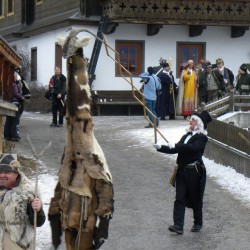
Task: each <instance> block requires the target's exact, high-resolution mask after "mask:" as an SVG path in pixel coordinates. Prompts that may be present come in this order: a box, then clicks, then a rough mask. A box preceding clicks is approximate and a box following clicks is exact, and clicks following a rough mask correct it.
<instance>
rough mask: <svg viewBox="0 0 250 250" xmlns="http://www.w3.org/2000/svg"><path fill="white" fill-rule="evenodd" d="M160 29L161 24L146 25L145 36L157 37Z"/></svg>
mask: <svg viewBox="0 0 250 250" xmlns="http://www.w3.org/2000/svg"><path fill="white" fill-rule="evenodd" d="M161 28H162V24H148V25H147V36H154V35H157V34H158V33H159V30H160V29H161Z"/></svg>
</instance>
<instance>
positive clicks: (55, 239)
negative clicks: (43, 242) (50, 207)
mask: <svg viewBox="0 0 250 250" xmlns="http://www.w3.org/2000/svg"><path fill="white" fill-rule="evenodd" d="M48 217H49V221H50V227H51V232H52V243H53V246H54V247H55V249H57V248H58V246H59V245H60V244H61V236H62V226H61V214H54V215H50V214H49V216H48Z"/></svg>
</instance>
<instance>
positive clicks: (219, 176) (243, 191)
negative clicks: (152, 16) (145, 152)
mask: <svg viewBox="0 0 250 250" xmlns="http://www.w3.org/2000/svg"><path fill="white" fill-rule="evenodd" d="M187 128H188V126H187V125H185V124H182V125H179V126H178V125H177V126H175V127H169V128H162V127H160V128H159V129H160V132H161V133H162V134H163V136H164V137H166V139H167V140H168V141H169V142H174V143H176V142H178V141H179V140H180V138H181V136H182V135H183V134H184V133H185V131H186V129H187ZM129 134H130V135H131V136H132V137H134V139H135V140H136V141H138V146H142V145H143V146H144V147H151V148H152V150H154V151H155V149H154V148H153V143H154V132H153V129H151V130H149V129H140V130H133V131H130V132H129ZM157 143H160V144H164V143H166V142H165V141H164V140H163V139H162V138H161V137H160V136H159V135H158V136H157ZM159 157H171V158H173V159H176V157H177V155H167V154H159ZM203 160H204V163H205V166H206V169H207V175H208V177H210V178H212V179H213V180H214V181H216V183H218V184H219V185H220V186H221V187H222V188H223V189H226V190H227V191H229V192H230V193H232V194H233V195H234V197H235V198H236V199H240V200H242V202H244V203H246V205H248V206H250V178H247V177H245V176H244V175H242V174H240V173H237V172H236V171H235V170H234V169H233V168H232V167H230V166H223V165H221V164H217V163H215V162H214V161H213V160H209V159H208V158H205V157H203Z"/></svg>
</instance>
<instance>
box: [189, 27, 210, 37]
mask: <svg viewBox="0 0 250 250" xmlns="http://www.w3.org/2000/svg"><path fill="white" fill-rule="evenodd" d="M206 28H207V26H205V25H189V37H195V36H200V35H201V34H202V32H203V30H204V29H206Z"/></svg>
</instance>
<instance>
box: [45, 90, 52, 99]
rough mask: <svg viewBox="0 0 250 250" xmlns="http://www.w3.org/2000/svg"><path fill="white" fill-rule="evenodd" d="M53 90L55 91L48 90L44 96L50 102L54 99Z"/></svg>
mask: <svg viewBox="0 0 250 250" xmlns="http://www.w3.org/2000/svg"><path fill="white" fill-rule="evenodd" d="M52 90H53V89H48V90H47V91H46V92H45V94H44V97H45V98H47V99H48V100H51V99H52V93H53V92H52Z"/></svg>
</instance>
